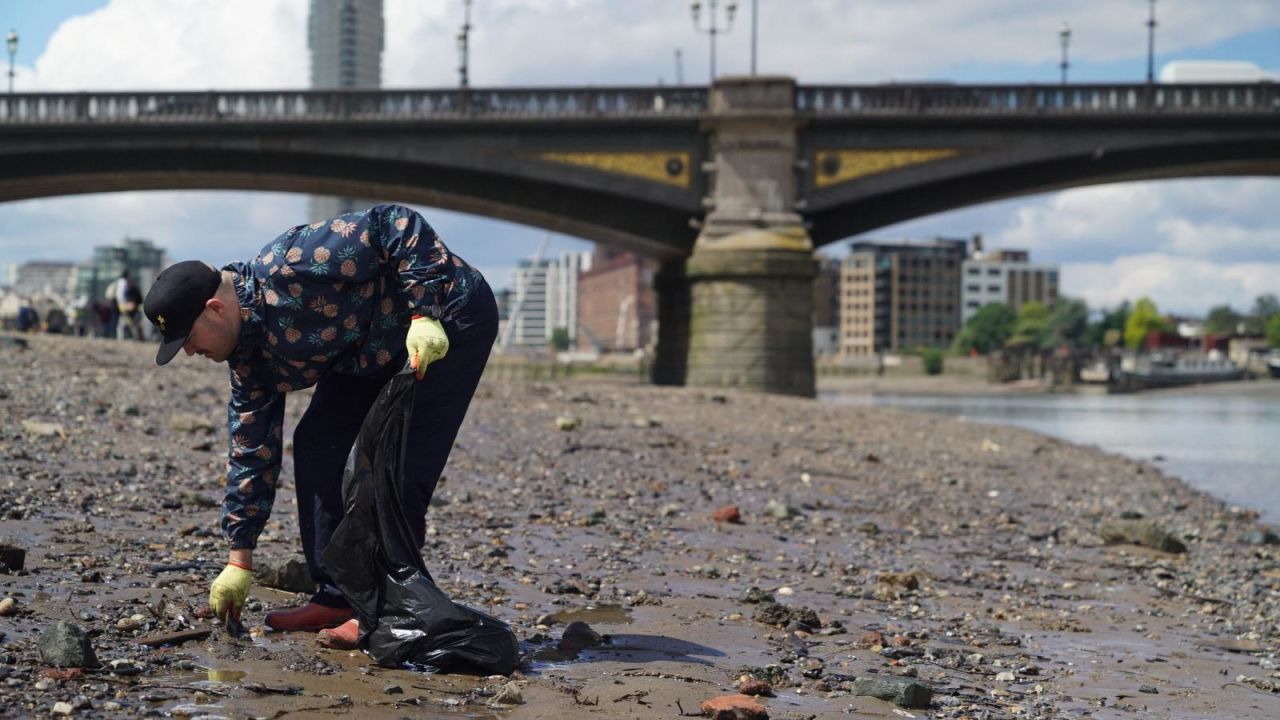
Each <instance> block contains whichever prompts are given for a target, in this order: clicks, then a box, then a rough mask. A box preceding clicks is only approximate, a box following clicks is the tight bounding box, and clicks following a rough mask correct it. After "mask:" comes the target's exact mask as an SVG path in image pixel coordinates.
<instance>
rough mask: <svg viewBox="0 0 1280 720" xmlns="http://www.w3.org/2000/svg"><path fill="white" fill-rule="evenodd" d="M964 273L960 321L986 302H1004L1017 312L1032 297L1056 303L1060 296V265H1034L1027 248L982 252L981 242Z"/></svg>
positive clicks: (1044, 301) (986, 303) (964, 268)
mask: <svg viewBox="0 0 1280 720" xmlns="http://www.w3.org/2000/svg"><path fill="white" fill-rule="evenodd" d="M975 245H977V247H976V248H975V249H974V252H973V254H972V255H971V256H970V257H969V259H968V260H965V261H964V265H963V272H962V274H961V282H962V283H963V284H962V285H961V288H960V302H961V306H962V308H961V315H960V318H961V323H962V324H963V323H964V322H968V320H969V318H971V317H973V316H974V314H975V313H977V312H978V310H979V309H980V308H981V307H982V306H983V305H989V304H991V303H1004V304H1005V305H1008V306H1009V309H1011V310H1013V311H1014V312H1017V311H1018V308H1020V307H1022V305H1023V304H1025V303H1027V302H1031V301H1033V300H1034V301H1036V302H1040V303H1044V304H1045V305H1053V304H1054V303H1055V302H1057V300H1058V267H1057V266H1056V265H1032V264H1031V255H1030V253H1028V252H1027V251H1026V250H995V251H992V252H983V251H982V249H981V244H980V243H975Z"/></svg>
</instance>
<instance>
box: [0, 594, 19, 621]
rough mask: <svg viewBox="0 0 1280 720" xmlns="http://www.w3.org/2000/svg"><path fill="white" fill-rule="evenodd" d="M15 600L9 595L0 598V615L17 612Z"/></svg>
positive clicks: (5, 615) (6, 615)
mask: <svg viewBox="0 0 1280 720" xmlns="http://www.w3.org/2000/svg"><path fill="white" fill-rule="evenodd" d="M17 604H18V603H17V601H16V600H14V599H13V598H11V597H7V598H5V599H3V600H0V617H8V616H9V615H12V614H14V613H16V612H18V608H17Z"/></svg>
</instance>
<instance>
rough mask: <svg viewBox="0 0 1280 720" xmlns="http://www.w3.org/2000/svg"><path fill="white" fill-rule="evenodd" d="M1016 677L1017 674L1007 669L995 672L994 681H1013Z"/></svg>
mask: <svg viewBox="0 0 1280 720" xmlns="http://www.w3.org/2000/svg"><path fill="white" fill-rule="evenodd" d="M1016 679H1017V676H1016V675H1014V674H1013V673H1011V672H1009V671H1008V670H1005V671H1004V672H998V673H996V682H1013V681H1014V680H1016Z"/></svg>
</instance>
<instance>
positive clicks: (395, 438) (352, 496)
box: [321, 371, 519, 675]
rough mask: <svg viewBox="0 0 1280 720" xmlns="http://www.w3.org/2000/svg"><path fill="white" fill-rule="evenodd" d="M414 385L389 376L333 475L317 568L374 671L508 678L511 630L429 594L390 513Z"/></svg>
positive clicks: (396, 510)
mask: <svg viewBox="0 0 1280 720" xmlns="http://www.w3.org/2000/svg"><path fill="white" fill-rule="evenodd" d="M416 385H417V383H416V380H415V378H414V375H413V373H412V372H411V371H405V372H401V373H399V374H397V375H396V376H395V377H394V378H392V379H391V381H390V382H388V383H387V385H386V387H385V388H383V389H382V392H381V393H380V394H379V395H378V399H377V401H376V402H374V404H373V407H372V408H371V409H370V410H369V414H368V415H366V416H365V419H364V424H363V425H361V427H360V435H359V436H358V437H357V438H356V442H355V445H354V446H353V447H352V448H351V456H350V458H348V460H347V468H346V471H345V472H344V474H343V481H342V496H343V505H344V506H345V508H346V515H345V516H344V517H343V518H342V522H341V523H339V524H338V527H337V529H336V530H335V531H334V533H333V539H332V540H330V542H329V546H328V547H327V548H325V551H324V554H323V555H322V556H321V562H322V563H323V565H324V569H325V571H326V572H328V573H329V576H330V577H331V578H333V581H334V584H335V585H337V586H338V589H339V590H341V591H342V594H343V596H345V597H346V599H347V601H348V602H349V603H351V607H352V609H353V610H354V611H355V615H356V618H357V619H359V621H360V640H359V646H360V648H361V649H362V650H365V651H367V652H368V653H369V656H370V657H371V658H373V660H374V662H376V663H378V664H379V665H382V666H386V667H398V666H400V665H403V664H405V663H411V664H418V665H427V666H431V667H434V668H436V669H438V670H441V671H444V672H450V671H470V672H479V673H483V674H486V675H510V674H511V672H512V671H513V670H515V669H516V666H517V664H518V662H519V659H518V648H517V644H516V638H515V635H514V634H512V632H511V628H509V627H507V625H506V624H505V623H503V622H501V621H499V620H497V619H495V618H492V617H490V616H488V615H486V614H484V613H482V612H479V611H477V610H472V609H471V608H469V607H465V606H463V605H459V604H458V603H455V602H453V601H452V600H450V599H449V598H448V597H447V596H446V595H445V594H444V593H443V592H441V591H440V588H438V587H436V584H435V581H434V580H432V579H431V574H430V573H428V572H427V568H426V566H425V565H424V564H423V562H422V556H421V554H420V553H419V551H418V548H417V546H416V545H415V544H414V541H413V539H412V535H411V534H410V532H409V525H408V522H407V521H406V520H405V517H404V514H403V513H402V512H401V510H400V478H401V468H402V467H403V466H404V451H405V442H406V439H407V437H408V431H409V419H410V417H411V416H412V415H413V395H414V388H415V386H416Z"/></svg>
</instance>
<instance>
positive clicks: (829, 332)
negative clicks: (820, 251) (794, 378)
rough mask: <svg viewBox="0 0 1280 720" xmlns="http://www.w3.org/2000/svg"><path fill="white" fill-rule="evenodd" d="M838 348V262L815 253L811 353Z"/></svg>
mask: <svg viewBox="0 0 1280 720" xmlns="http://www.w3.org/2000/svg"><path fill="white" fill-rule="evenodd" d="M839 350H840V261H839V260H838V259H836V258H832V257H827V256H826V255H818V274H817V275H816V276H815V277H814V278H813V354H814V355H830V354H832V353H836V352H838V351H839Z"/></svg>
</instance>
